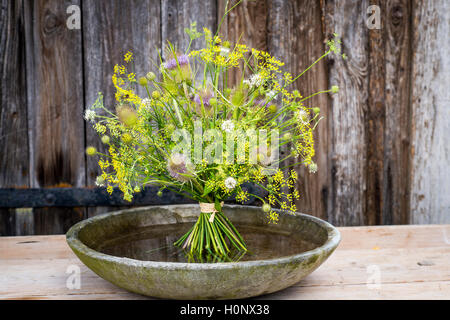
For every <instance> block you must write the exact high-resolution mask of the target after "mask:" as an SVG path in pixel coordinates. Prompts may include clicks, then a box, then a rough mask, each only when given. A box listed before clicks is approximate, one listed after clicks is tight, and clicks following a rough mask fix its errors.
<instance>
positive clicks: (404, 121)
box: [368, 0, 431, 224]
mask: <svg viewBox="0 0 450 320" xmlns="http://www.w3.org/2000/svg"><path fill="white" fill-rule="evenodd" d="M384 9H385V10H386V12H387V14H386V15H385V16H386V18H387V19H386V24H385V27H386V28H385V32H386V34H385V38H386V41H385V46H386V48H385V52H386V56H385V59H386V62H385V99H386V107H385V115H384V116H385V132H384V152H383V153H384V157H385V159H384V163H383V168H380V166H378V167H377V168H376V170H380V169H381V170H382V172H383V173H384V176H383V195H382V198H383V201H382V207H381V208H382V217H381V220H380V223H381V224H406V223H409V193H410V170H411V167H410V145H411V140H410V139H411V106H410V95H411V92H410V91H411V89H410V87H411V86H410V81H411V63H412V61H411V41H412V39H411V33H412V27H411V17H412V7H411V1H408V0H392V1H388V2H387V3H386V7H385V8H384ZM372 65H373V71H372V72H371V73H379V72H380V70H379V69H378V68H377V67H375V65H374V64H372V63H371V66H372ZM370 87H371V88H372V83H371V84H370ZM374 94H377V92H374ZM375 103H376V101H375ZM374 133H375V134H376V132H374ZM370 148H371V146H370V145H368V149H370ZM376 152H381V150H377V151H376ZM368 192H371V189H370V188H369V189H368ZM374 201H377V199H376V198H375V199H374ZM374 209H375V208H374ZM368 210H370V209H369V208H368ZM430 222H431V221H430Z"/></svg>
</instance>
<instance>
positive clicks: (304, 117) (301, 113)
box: [295, 109, 309, 124]
mask: <svg viewBox="0 0 450 320" xmlns="http://www.w3.org/2000/svg"><path fill="white" fill-rule="evenodd" d="M295 116H296V118H297V121H298V122H301V123H303V124H306V123H308V122H309V114H308V112H306V111H305V110H303V109H300V110H298V111H297V112H296V114H295Z"/></svg>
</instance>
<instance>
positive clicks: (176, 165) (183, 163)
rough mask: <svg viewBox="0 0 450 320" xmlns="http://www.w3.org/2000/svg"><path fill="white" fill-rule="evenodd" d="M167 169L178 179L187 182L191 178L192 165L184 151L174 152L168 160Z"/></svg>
mask: <svg viewBox="0 0 450 320" xmlns="http://www.w3.org/2000/svg"><path fill="white" fill-rule="evenodd" d="M167 171H168V172H169V174H170V176H171V177H172V178H174V179H175V180H177V181H180V182H187V181H189V180H190V179H191V177H190V176H191V175H192V165H191V162H190V161H189V159H188V158H187V157H186V156H185V155H184V154H182V153H173V154H172V155H171V157H170V159H169V160H168V161H167Z"/></svg>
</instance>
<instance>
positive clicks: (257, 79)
mask: <svg viewBox="0 0 450 320" xmlns="http://www.w3.org/2000/svg"><path fill="white" fill-rule="evenodd" d="M263 82H264V79H263V77H261V75H260V74H259V73H256V74H253V75H252V76H251V77H250V79H248V80H244V83H245V84H248V85H249V87H260V86H261V85H262V84H263Z"/></svg>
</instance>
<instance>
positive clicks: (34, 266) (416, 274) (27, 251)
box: [0, 225, 450, 299]
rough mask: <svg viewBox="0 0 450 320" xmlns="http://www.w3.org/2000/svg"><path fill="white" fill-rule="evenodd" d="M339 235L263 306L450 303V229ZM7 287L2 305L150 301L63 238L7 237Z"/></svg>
mask: <svg viewBox="0 0 450 320" xmlns="http://www.w3.org/2000/svg"><path fill="white" fill-rule="evenodd" d="M339 230H340V232H341V234H342V243H341V245H340V246H339V247H338V249H337V250H336V252H335V253H333V255H332V256H331V257H330V258H329V259H328V260H327V261H326V262H325V263H324V264H323V265H322V266H321V267H319V268H318V269H317V270H316V271H314V273H312V274H311V275H309V276H308V277H307V278H305V279H304V280H302V281H301V282H299V283H298V284H296V285H294V286H293V287H290V288H287V289H285V290H283V291H280V292H278V293H274V294H271V295H267V296H262V297H258V299H318V298H320V299H448V296H449V294H450V266H449V261H450V225H431V226H390V227H381V226H377V227H354V228H349V227H347V228H339ZM419 262H422V265H420V264H419ZM424 262H426V263H424ZM71 265H76V266H79V267H80V270H81V288H80V289H79V290H76V289H68V288H67V287H66V281H67V278H68V276H69V274H67V273H66V271H67V268H68V267H69V266H71ZM373 266H376V267H377V268H379V271H380V278H379V280H380V282H379V284H380V286H379V287H378V288H377V287H370V286H367V282H368V281H370V278H369V276H370V275H371V271H370V270H369V269H368V268H369V267H373ZM30 270H32V272H30ZM0 283H1V286H0V298H2V299H136V298H137V299H144V298H145V297H142V296H139V295H134V294H131V293H128V292H126V291H125V290H122V289H120V288H117V287H115V286H114V285H112V284H110V283H108V282H107V281H105V280H103V279H101V278H100V277H98V276H96V275H95V274H94V273H93V272H92V271H90V270H89V269H87V267H85V266H84V265H83V264H82V263H81V262H80V261H79V260H78V259H77V258H76V257H75V255H74V254H73V253H72V252H71V251H70V249H69V248H68V246H67V244H66V243H65V239H64V237H63V236H41V237H39V236H32V237H6V238H1V239H0ZM369 283H370V282H369Z"/></svg>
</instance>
